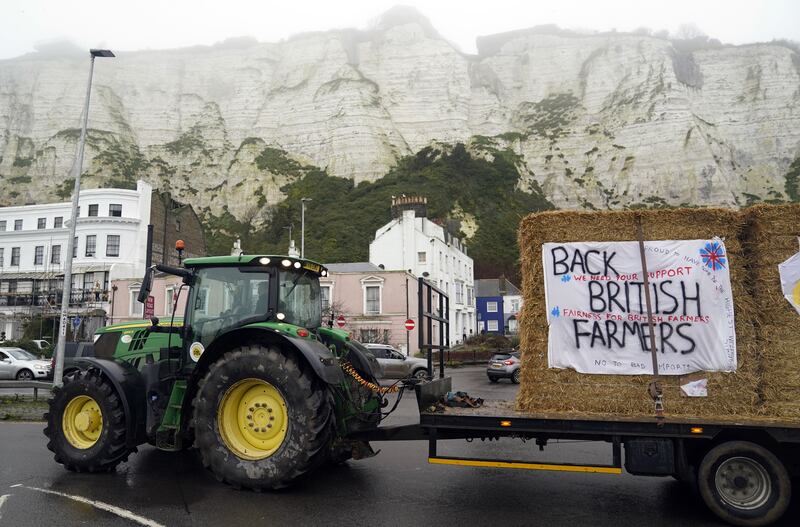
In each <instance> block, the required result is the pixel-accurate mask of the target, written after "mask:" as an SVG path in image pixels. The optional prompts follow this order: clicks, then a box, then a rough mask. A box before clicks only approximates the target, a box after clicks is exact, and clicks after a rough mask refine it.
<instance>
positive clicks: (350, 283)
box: [320, 262, 419, 355]
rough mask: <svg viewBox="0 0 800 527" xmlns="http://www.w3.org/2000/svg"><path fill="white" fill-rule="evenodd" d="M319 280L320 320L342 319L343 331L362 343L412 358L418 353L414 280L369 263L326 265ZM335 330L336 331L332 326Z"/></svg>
mask: <svg viewBox="0 0 800 527" xmlns="http://www.w3.org/2000/svg"><path fill="white" fill-rule="evenodd" d="M325 265H326V267H327V268H328V273H329V275H328V276H327V277H326V278H321V279H320V285H321V288H322V309H323V317H324V318H326V320H327V319H329V318H330V316H331V313H333V317H334V319H336V318H338V317H339V315H343V316H344V318H345V325H344V327H343V328H342V329H344V330H346V331H349V332H350V335H351V337H353V338H354V339H356V340H359V341H361V342H380V343H386V344H391V345H392V346H394V347H395V348H397V349H399V350H401V351H403V352H406V351H408V352H409V353H410V354H411V355H413V354H414V353H416V352H417V349H418V341H417V339H418V336H417V329H418V327H419V324H418V323H417V329H414V330H412V331H408V330H406V328H405V326H404V324H405V321H406V319H409V318H410V319H412V320H414V322H417V278H416V277H415V276H414V275H412V274H410V273H408V272H406V271H385V270H383V269H381V268H380V267H378V266H377V265H374V264H371V263H368V262H356V263H336V264H325ZM334 327H337V326H336V324H335V323H334Z"/></svg>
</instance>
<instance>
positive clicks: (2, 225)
mask: <svg viewBox="0 0 800 527" xmlns="http://www.w3.org/2000/svg"><path fill="white" fill-rule="evenodd" d="M4 230H6V220H2V221H0V231H4Z"/></svg>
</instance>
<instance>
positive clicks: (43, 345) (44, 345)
mask: <svg viewBox="0 0 800 527" xmlns="http://www.w3.org/2000/svg"><path fill="white" fill-rule="evenodd" d="M31 342H33V343H34V344H36V345H37V346H38V347H39V349H40V350H43V349H45V348H49V347H50V343H49V342H47V341H46V340H40V339H36V340H32V341H31Z"/></svg>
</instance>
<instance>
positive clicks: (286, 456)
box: [192, 345, 334, 490]
mask: <svg viewBox="0 0 800 527" xmlns="http://www.w3.org/2000/svg"><path fill="white" fill-rule="evenodd" d="M245 379H260V380H263V381H266V382H268V383H269V384H271V385H272V386H273V387H274V388H275V389H277V390H278V391H279V392H280V394H281V396H282V397H283V399H284V402H285V404H286V411H287V414H288V415H287V422H288V426H287V430H286V436H285V438H284V440H283V442H282V443H281V445H280V446H279V447H278V449H277V450H276V451H275V452H274V453H272V454H271V455H269V456H268V457H265V458H263V459H257V460H249V459H244V458H241V457H239V456H237V455H236V454H235V453H234V452H233V451H231V450H230V448H229V447H228V446H227V445H226V443H225V441H224V439H223V438H222V435H221V432H220V427H219V420H218V410H219V406H220V404H221V403H222V400H223V397H224V396H225V394H226V393H227V392H228V390H229V389H230V388H231V387H232V386H234V385H235V384H236V383H238V382H240V381H243V380H245ZM192 404H193V406H194V414H193V415H194V435H195V437H194V445H195V448H197V449H198V450H199V453H200V458H201V460H202V462H203V466H204V467H206V468H207V469H209V470H211V472H212V473H213V474H214V475H215V476H216V478H217V479H218V480H220V481H223V482H225V483H228V484H229V485H232V486H233V487H235V488H248V489H252V490H265V489H279V488H284V487H287V486H289V485H291V484H292V483H294V482H296V481H297V480H299V479H301V478H302V477H303V476H305V475H307V474H309V473H311V472H312V471H313V470H314V469H316V468H317V467H319V466H320V465H322V464H323V463H324V462H325V461H326V460H327V458H328V455H329V453H330V444H331V439H332V436H333V430H334V427H333V403H332V397H331V395H330V392H329V391H328V390H327V388H326V387H325V385H324V384H323V383H322V381H320V380H319V379H318V378H317V377H316V375H315V373H314V372H313V370H312V369H311V368H310V367H309V366H308V365H306V364H305V363H303V362H300V361H298V360H297V359H296V358H295V357H292V356H290V355H288V354H285V353H283V352H282V351H281V350H280V349H278V348H276V347H266V346H261V345H250V346H242V347H239V348H236V349H234V350H232V351H229V352H227V353H225V354H224V355H223V356H222V357H220V358H219V359H218V360H217V361H216V362H215V363H214V364H212V365H211V367H210V368H209V370H208V373H206V375H205V377H204V378H203V379H202V380H201V381H200V384H199V388H198V391H197V395H196V396H195V399H194V401H193V403H192Z"/></svg>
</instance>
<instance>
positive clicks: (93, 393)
mask: <svg viewBox="0 0 800 527" xmlns="http://www.w3.org/2000/svg"><path fill="white" fill-rule="evenodd" d="M81 395H87V396H89V397H91V398H92V399H94V400H95V401H96V402H97V404H98V406H99V407H100V411H101V412H102V416H103V421H102V430H101V432H100V437H99V438H98V439H97V442H96V443H95V444H94V445H92V446H91V447H89V448H86V449H80V448H76V447H74V446H73V445H72V444H70V442H69V441H68V440H67V438H66V437H65V436H64V430H63V428H62V418H63V415H64V410H65V408H66V406H67V404H68V403H69V402H70V401H71V400H72V399H74V398H75V397H79V396H81ZM48 406H49V408H48V412H47V413H46V414H44V419H45V421H46V422H47V426H46V427H45V429H44V435H45V436H47V439H48V441H47V448H48V450H50V451H51V452H53V453H54V454H55V456H54V459H55V460H56V462H57V463H60V464H62V465H64V467H65V468H66V469H67V470H72V471H74V472H108V471H111V470H114V468H115V467H116V466H117V465H119V464H120V463H122V462H124V461H127V460H128V456H129V455H130V454H131V452H133V451H134V450H135V449H132V448H130V447H128V446H126V441H125V440H126V437H125V435H126V426H125V413H124V411H123V409H122V400H121V399H120V397H119V395H118V394H117V393H116V391H115V390H114V387H113V386H112V385H111V383H110V382H109V381H108V380H107V379H104V378H103V377H102V375H101V374H100V373H99V372H98V371H96V370H88V371H80V370H78V371H73V372H71V374H70V375H68V376H65V377H64V385H63V386H62V387H60V388H53V397H52V398H51V399H50V400H49V401H48Z"/></svg>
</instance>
